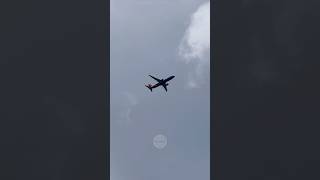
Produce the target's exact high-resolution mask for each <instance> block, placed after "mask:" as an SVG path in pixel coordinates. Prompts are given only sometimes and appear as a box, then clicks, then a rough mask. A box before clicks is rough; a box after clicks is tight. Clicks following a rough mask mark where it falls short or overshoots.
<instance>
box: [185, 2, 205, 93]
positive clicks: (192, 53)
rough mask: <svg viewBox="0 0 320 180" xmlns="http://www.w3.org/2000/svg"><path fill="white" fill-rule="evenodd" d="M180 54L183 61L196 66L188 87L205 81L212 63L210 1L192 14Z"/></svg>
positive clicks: (196, 85)
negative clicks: (206, 72)
mask: <svg viewBox="0 0 320 180" xmlns="http://www.w3.org/2000/svg"><path fill="white" fill-rule="evenodd" d="M179 55H180V56H181V57H182V58H181V60H182V61H184V62H185V63H187V64H190V63H192V64H193V65H194V66H195V69H194V72H193V73H192V76H190V78H189V82H188V87H190V88H195V87H198V86H199V85H200V84H202V83H204V81H205V80H204V77H203V76H204V74H205V71H206V70H208V69H209V63H210V1H208V2H206V3H204V4H202V5H200V7H199V8H198V9H197V10H196V12H194V13H193V14H192V16H191V19H190V24H189V26H188V28H187V29H186V31H185V34H184V36H183V38H182V41H181V43H180V46H179Z"/></svg>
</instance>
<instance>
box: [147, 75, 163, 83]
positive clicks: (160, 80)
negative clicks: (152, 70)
mask: <svg viewBox="0 0 320 180" xmlns="http://www.w3.org/2000/svg"><path fill="white" fill-rule="evenodd" d="M149 76H150V77H152V78H153V79H154V80H156V81H158V82H160V81H161V80H160V79H158V78H155V77H153V76H151V75H149Z"/></svg>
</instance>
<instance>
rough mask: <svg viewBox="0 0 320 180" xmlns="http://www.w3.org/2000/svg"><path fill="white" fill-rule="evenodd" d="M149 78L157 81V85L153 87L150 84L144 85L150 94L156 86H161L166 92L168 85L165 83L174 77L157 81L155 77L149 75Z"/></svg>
mask: <svg viewBox="0 0 320 180" xmlns="http://www.w3.org/2000/svg"><path fill="white" fill-rule="evenodd" d="M149 76H150V77H151V78H153V79H154V80H156V81H158V83H157V84H155V85H152V84H148V85H145V86H146V87H147V88H148V89H150V91H151V92H152V89H153V88H156V87H158V86H162V87H163V88H164V89H165V90H166V91H168V90H167V86H168V85H169V83H167V82H168V81H170V80H171V79H173V78H174V77H175V76H170V77H168V78H167V79H158V78H155V77H153V76H151V75H149Z"/></svg>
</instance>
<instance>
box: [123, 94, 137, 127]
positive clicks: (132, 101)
mask: <svg viewBox="0 0 320 180" xmlns="http://www.w3.org/2000/svg"><path fill="white" fill-rule="evenodd" d="M122 96H123V97H124V99H123V100H124V102H123V104H122V105H123V109H122V111H121V112H120V114H119V115H120V120H119V121H120V122H122V123H129V124H130V123H131V122H132V118H131V113H132V110H133V108H134V106H136V105H138V103H139V102H138V98H137V97H136V96H135V95H134V94H133V93H130V92H123V93H122Z"/></svg>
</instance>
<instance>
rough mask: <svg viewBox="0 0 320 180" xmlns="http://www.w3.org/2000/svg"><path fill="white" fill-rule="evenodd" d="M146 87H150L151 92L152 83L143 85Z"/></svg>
mask: <svg viewBox="0 0 320 180" xmlns="http://www.w3.org/2000/svg"><path fill="white" fill-rule="evenodd" d="M145 86H146V87H147V88H148V89H150V91H151V92H152V85H151V84H148V85H145Z"/></svg>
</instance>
